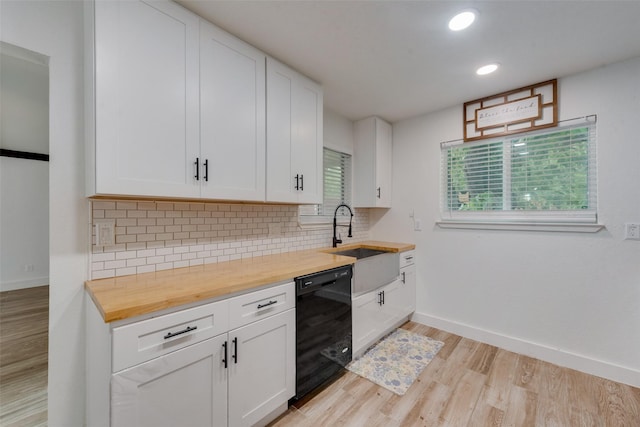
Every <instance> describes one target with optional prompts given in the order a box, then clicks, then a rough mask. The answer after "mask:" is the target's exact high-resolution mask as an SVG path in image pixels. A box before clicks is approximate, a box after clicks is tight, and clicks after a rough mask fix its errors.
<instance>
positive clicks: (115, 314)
mask: <svg viewBox="0 0 640 427" xmlns="http://www.w3.org/2000/svg"><path fill="white" fill-rule="evenodd" d="M359 247H364V248H370V249H380V250H387V251H390V252H404V251H407V250H411V249H414V248H415V245H413V244H401V243H390V242H377V241H366V242H361V243H356V244H353V245H344V246H340V247H339V248H326V249H313V250H307V251H297V252H287V253H284V254H278V255H267V256H261V257H255V258H247V259H243V260H237V261H228V262H221V263H217V264H205V265H200V266H195V267H186V268H177V269H174V270H165V271H158V272H155V273H143V274H136V275H131V276H121V277H114V278H109V279H98V280H90V281H87V282H86V283H85V288H86V290H87V292H88V293H89V295H90V296H91V299H92V300H93V302H94V303H95V305H96V307H97V308H98V310H99V311H100V313H101V314H102V317H103V319H104V321H105V322H113V321H115V320H122V319H127V318H130V317H135V316H139V315H143V314H148V313H152V312H154V311H158V310H163V309H167V308H172V307H177V306H180V305H183V304H189V303H194V302H198V301H204V300H207V299H214V298H221V297H224V296H226V295H232V294H240V293H244V292H249V291H251V290H252V289H255V288H258V287H260V286H264V285H268V284H270V283H277V282H282V281H285V280H290V279H293V278H294V277H298V276H303V275H305V274H311V273H315V272H318V271H323V270H328V269H331V268H336V267H341V266H344V265H349V264H353V263H355V262H356V259H355V258H353V257H346V256H340V255H333V254H331V253H329V252H332V251H333V252H335V251H337V250H345V249H355V248H359Z"/></svg>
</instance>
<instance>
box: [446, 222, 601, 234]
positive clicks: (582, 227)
mask: <svg viewBox="0 0 640 427" xmlns="http://www.w3.org/2000/svg"><path fill="white" fill-rule="evenodd" d="M436 225H437V226H438V227H440V228H453V229H468V230H503V231H553V232H563V233H597V232H598V231H600V230H602V229H603V228H605V226H604V224H580V223H556V222H549V223H541V222H477V221H436Z"/></svg>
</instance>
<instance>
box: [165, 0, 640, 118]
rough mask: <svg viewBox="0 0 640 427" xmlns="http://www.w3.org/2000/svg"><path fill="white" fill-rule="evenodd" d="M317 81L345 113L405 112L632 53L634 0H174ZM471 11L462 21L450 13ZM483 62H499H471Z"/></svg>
mask: <svg viewBox="0 0 640 427" xmlns="http://www.w3.org/2000/svg"><path fill="white" fill-rule="evenodd" d="M177 2H178V3H180V4H182V5H183V6H185V7H186V8H188V9H190V10H192V11H194V12H195V13H197V14H199V15H200V16H202V17H204V18H206V19H207V20H209V21H211V22H213V23H214V24H216V25H218V26H220V27H222V28H223V29H225V30H227V31H228V32H230V33H232V34H234V35H236V36H237V37H239V38H241V39H243V40H244V41H246V42H248V43H250V44H252V45H254V46H255V47H257V48H259V49H261V50H262V51H264V52H266V53H267V54H269V55H271V56H273V57H275V58H276V59H279V60H280V61H282V62H284V63H286V64H288V65H289V66H291V67H293V68H295V69H297V70H298V71H300V72H302V73H303V74H305V75H307V76H309V77H311V78H312V79H314V80H316V81H318V82H319V83H321V84H322V85H323V87H324V102H325V106H327V107H328V108H330V109H331V110H333V111H335V112H337V113H339V114H341V115H343V116H345V117H347V118H349V119H351V120H358V119H361V118H364V117H367V116H371V115H378V116H380V117H382V118H384V119H386V120H388V121H390V122H395V121H399V120H403V119H406V118H410V117H414V116H418V115H421V114H425V113H428V112H432V111H436V110H440V109H443V108H446V107H450V106H454V105H462V104H463V103H464V102H466V101H470V100H474V99H477V98H481V97H484V96H490V95H493V94H496V93H500V92H504V91H507V90H511V89H516V88H518V87H521V86H527V85H531V84H534V83H538V82H541V81H545V80H548V79H552V78H560V77H563V76H567V75H570V74H574V73H577V72H580V71H584V70H588V69H592V68H596V67H600V66H603V65H606V64H609V63H612V62H617V61H620V60H624V59H628V58H633V57H637V56H640V23H639V22H638V20H639V19H640V1H638V0H630V1H616V0H602V1H584V0H583V1H576V0H573V1H563V0H555V1H521V0H518V1H516V0H510V1H327V0H324V1H319V0H318V1H270V0H261V1H249V0H245V1H237V0H216V1H204V0H177ZM467 7H472V8H474V9H476V10H477V11H479V16H478V18H477V19H476V21H475V22H474V24H473V25H472V26H471V27H469V28H468V29H467V30H464V31H460V32H455V33H454V32H452V31H449V29H448V28H447V23H448V21H449V19H450V18H451V17H452V16H453V15H454V14H456V13H457V12H459V11H460V10H462V9H465V8H467ZM488 62H499V63H500V64H501V67H500V69H499V70H498V71H497V72H495V73H493V74H491V75H487V76H477V75H475V70H476V68H478V67H479V66H481V65H484V64H486V63H488Z"/></svg>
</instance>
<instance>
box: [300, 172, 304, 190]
mask: <svg viewBox="0 0 640 427" xmlns="http://www.w3.org/2000/svg"><path fill="white" fill-rule="evenodd" d="M300 191H304V174H300Z"/></svg>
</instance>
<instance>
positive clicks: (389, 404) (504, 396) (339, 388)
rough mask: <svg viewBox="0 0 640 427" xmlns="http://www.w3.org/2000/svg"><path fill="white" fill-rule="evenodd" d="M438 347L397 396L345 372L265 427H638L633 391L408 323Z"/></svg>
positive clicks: (639, 407)
mask: <svg viewBox="0 0 640 427" xmlns="http://www.w3.org/2000/svg"><path fill="white" fill-rule="evenodd" d="M403 328H405V329H407V330H410V331H413V332H415V333H419V334H422V335H426V336H429V337H431V338H434V339H437V340H439V341H443V342H444V343H445V345H444V347H443V348H442V350H440V352H439V353H438V354H437V355H436V357H435V358H434V360H433V361H432V362H431V363H430V364H429V365H428V366H427V367H426V368H425V370H424V371H423V372H422V374H421V375H420V376H419V378H418V379H417V380H416V382H415V383H414V384H413V385H412V386H411V387H410V388H409V390H408V391H407V393H406V394H405V395H404V396H398V395H396V394H394V393H392V392H390V391H388V390H386V389H384V388H382V387H380V386H377V385H376V384H374V383H372V382H370V381H368V380H365V379H364V378H361V377H360V376H358V375H355V374H353V373H351V372H347V373H346V374H345V375H343V376H342V377H341V378H339V379H338V380H336V381H335V382H333V383H332V384H331V385H329V386H327V387H326V388H324V389H323V390H321V391H320V392H318V393H317V394H316V395H315V396H313V397H311V398H310V399H303V400H302V401H300V402H298V403H297V404H296V406H297V407H291V408H290V409H289V410H288V411H287V412H286V413H285V414H283V415H282V416H281V417H280V418H278V419H276V420H275V421H274V422H272V423H271V424H270V427H288V426H295V427H304V426H348V427H357V426H367V427H376V426H380V427H393V426H403V427H404V426H421V427H424V426H429V427H431V426H448V427H458V426H473V427H475V426H479V427H483V426H487V427H488V426H491V427H504V426H559V427H567V426H571V427H573V426H578V427H592V426H593V427H623V426H625V427H638V426H640V389H638V388H634V387H630V386H627V385H624V384H620V383H616V382H613V381H609V380H605V379H603V378H599V377H594V376H591V375H587V374H584V373H581V372H577V371H574V370H571V369H567V368H561V367H559V366H556V365H553V364H550V363H547V362H543V361H541V360H537V359H533V358H530V357H527V356H523V355H518V354H515V353H511V352H509V351H506V350H501V349H499V348H496V347H493V346H490V345H487V344H482V343H479V342H477V341H473V340H470V339H466V338H462V337H459V336H457V335H453V334H449V333H447V332H444V331H441V330H438V329H435V328H429V327H427V326H424V325H420V324H417V323H413V322H408V323H406V324H405V325H403Z"/></svg>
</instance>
